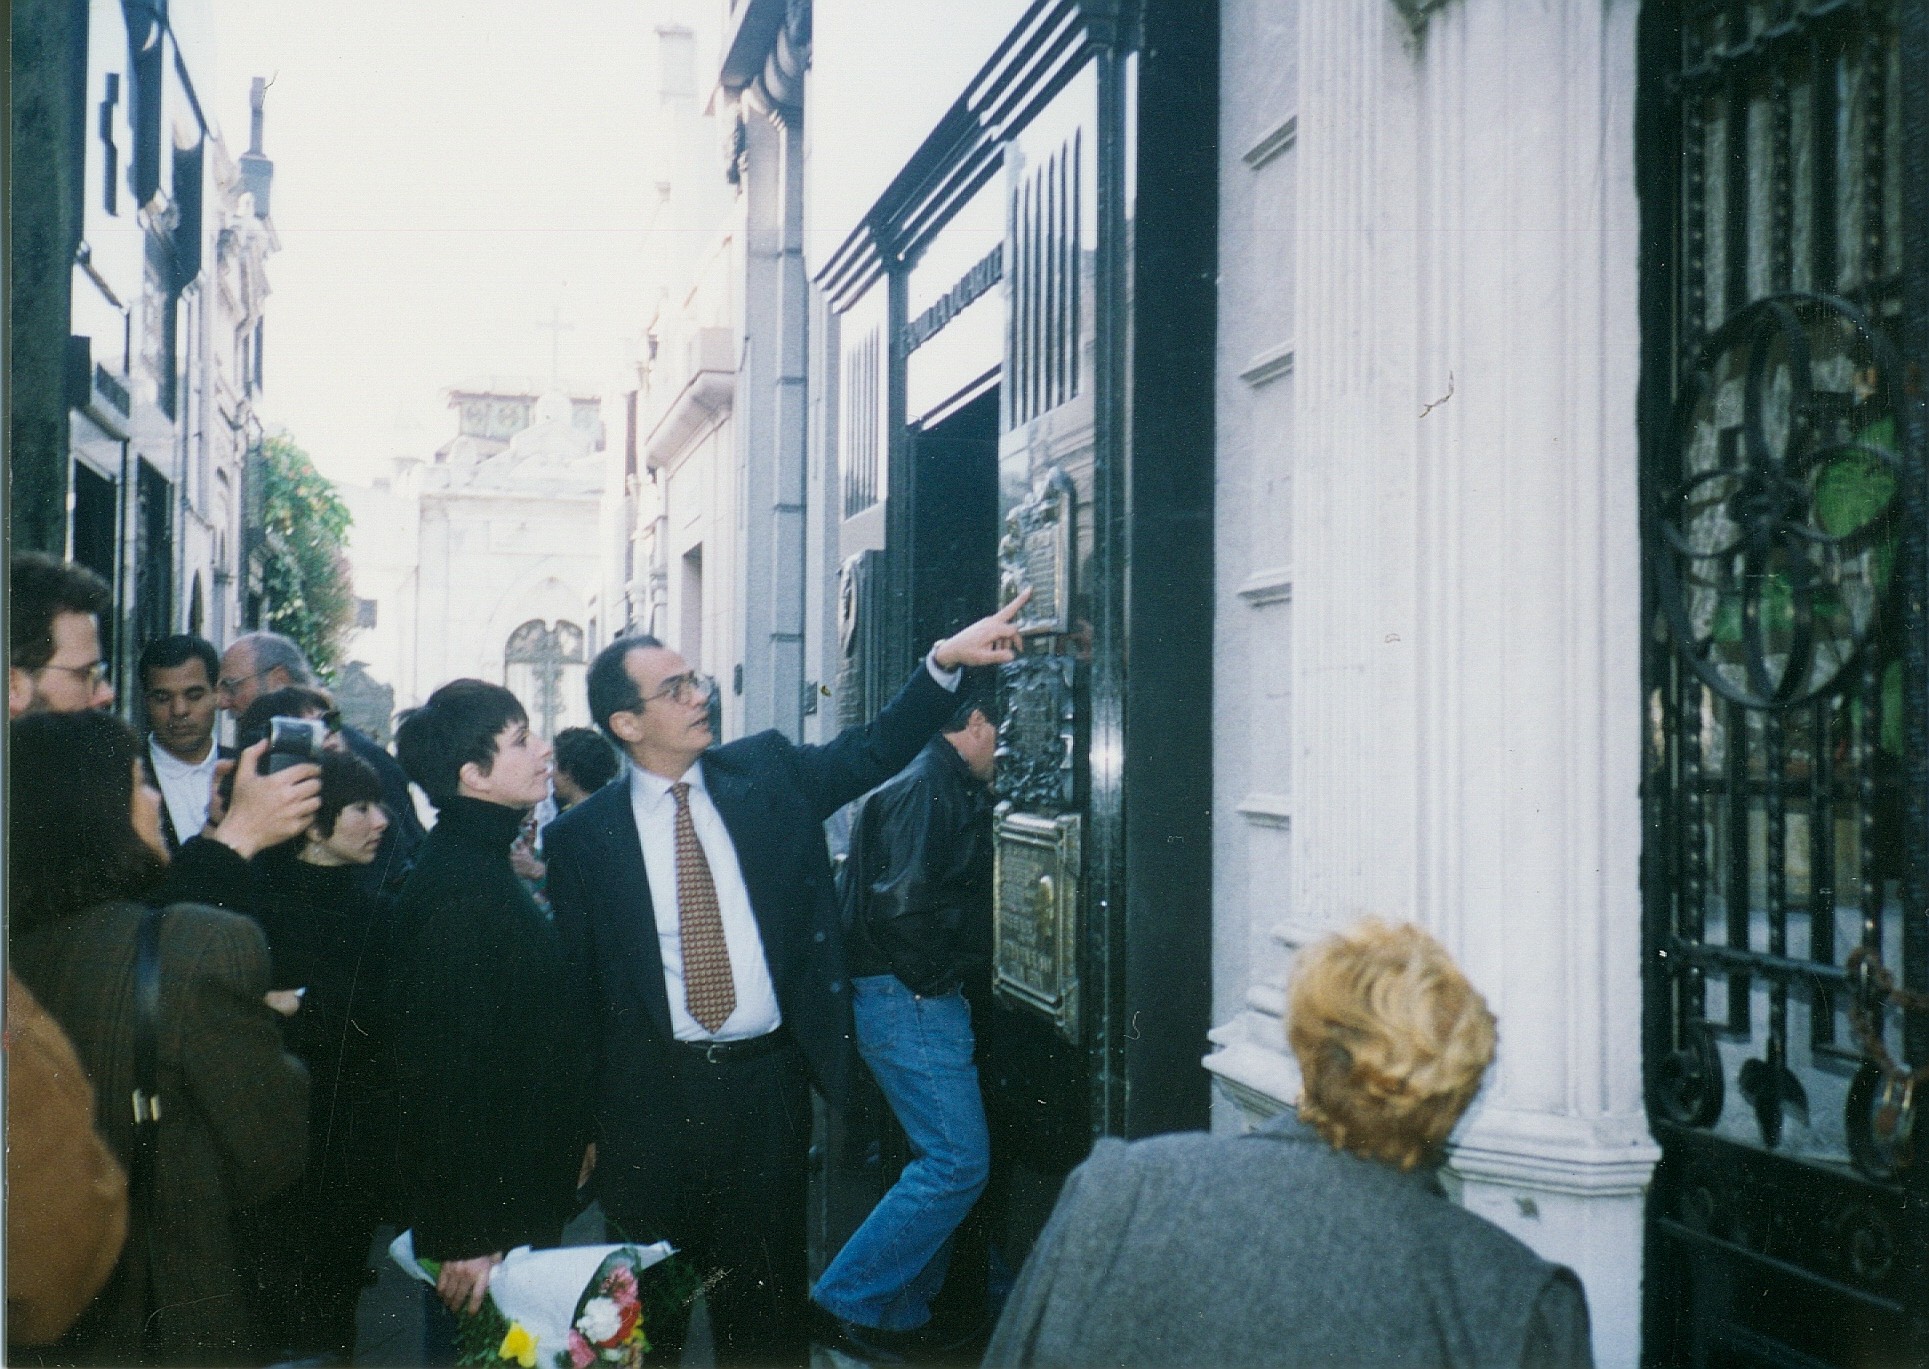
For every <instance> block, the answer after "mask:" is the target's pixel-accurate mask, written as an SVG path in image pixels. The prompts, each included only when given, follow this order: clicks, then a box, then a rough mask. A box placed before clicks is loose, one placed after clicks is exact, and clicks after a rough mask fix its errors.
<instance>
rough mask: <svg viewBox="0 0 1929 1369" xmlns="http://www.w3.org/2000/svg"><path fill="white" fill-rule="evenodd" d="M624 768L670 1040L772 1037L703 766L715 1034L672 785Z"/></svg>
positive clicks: (742, 902)
mask: <svg viewBox="0 0 1929 1369" xmlns="http://www.w3.org/2000/svg"><path fill="white" fill-rule="evenodd" d="M936 650H937V649H936V648H935V647H933V648H932V650H931V651H930V652H927V653H926V655H925V658H924V665H925V669H927V670H929V671H930V672H931V678H932V679H933V680H935V681H937V682H938V683H939V684H940V685H942V686H943V687H944V688H946V689H948V690H950V691H951V692H952V693H954V694H955V693H956V692H957V690H958V685H959V682H960V681H962V680H963V678H964V671H963V670H962V669H955V670H945V669H943V668H941V667H940V666H939V665H938V663H937V661H936V660H935V659H934V656H935V654H936ZM624 763H625V764H626V765H628V766H629V772H630V775H629V785H630V812H631V813H632V814H634V815H635V817H636V832H637V836H638V837H639V838H640V839H641V840H642V843H643V870H644V873H645V874H646V875H647V876H648V877H649V881H650V902H651V904H652V905H653V907H654V909H655V912H656V948H657V952H658V954H660V955H661V956H662V957H663V988H664V992H665V993H666V994H667V995H668V997H669V1000H670V1030H671V1032H672V1034H674V1035H675V1037H676V1039H677V1040H679V1041H745V1040H748V1039H749V1038H751V1037H753V1036H763V1035H764V1034H766V1033H767V1032H774V1031H776V1030H777V1028H778V1027H780V1026H781V1025H783V1021H784V1015H783V1013H782V1012H781V1011H779V1010H778V1007H777V990H776V987H775V986H774V985H773V984H772V983H771V982H770V964H769V962H768V961H766V960H765V959H764V938H763V933H761V932H760V931H758V930H757V917H756V914H754V913H753V912H751V910H750V891H749V889H747V888H745V887H744V882H743V867H742V866H741V865H739V864H738V863H737V848H736V845H735V843H733V842H732V841H731V840H730V830H729V829H728V828H727V827H725V826H724V825H723V816H722V815H721V814H720V813H718V812H717V806H716V804H714V803H712V802H711V801H710V790H709V788H708V787H707V786H706V785H705V784H704V780H703V762H702V761H698V762H697V763H696V764H694V765H692V766H691V767H690V768H689V769H688V770H686V771H684V772H683V782H684V783H687V784H688V785H689V786H690V821H691V823H692V825H694V826H695V828H696V829H697V844H698V845H700V846H702V847H703V856H704V859H705V860H706V861H708V862H709V865H710V882H711V883H712V884H714V885H716V889H717V909H718V911H719V912H720V913H722V915H723V941H724V945H725V946H727V947H728V948H729V950H730V978H731V979H732V981H733V982H734V983H735V985H736V990H737V1006H736V1008H735V1009H734V1010H733V1011H732V1012H731V1014H730V1016H729V1017H727V1018H725V1019H724V1022H723V1025H722V1026H721V1027H719V1028H717V1030H716V1032H715V1033H711V1032H707V1031H705V1030H704V1029H703V1024H702V1023H700V1022H698V1021H697V1019H696V1018H694V1017H692V1016H691V1015H690V1003H689V999H688V997H687V996H686V995H685V994H684V990H683V929H682V923H681V919H680V914H679V911H678V908H677V898H676V798H675V796H674V795H672V794H671V793H670V785H671V784H672V783H673V781H671V780H666V779H664V778H663V776H661V775H658V774H656V773H654V772H653V771H649V770H645V769H643V768H642V767H641V766H639V765H634V764H631V763H630V762H628V761H625V762H624ZM183 840H185V838H183Z"/></svg>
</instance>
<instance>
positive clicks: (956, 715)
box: [942, 691, 998, 736]
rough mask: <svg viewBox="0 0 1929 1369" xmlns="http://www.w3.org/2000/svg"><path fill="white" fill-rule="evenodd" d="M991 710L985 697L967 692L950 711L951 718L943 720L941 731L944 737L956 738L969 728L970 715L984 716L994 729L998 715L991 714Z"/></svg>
mask: <svg viewBox="0 0 1929 1369" xmlns="http://www.w3.org/2000/svg"><path fill="white" fill-rule="evenodd" d="M992 709H993V704H992V702H991V700H990V699H989V698H988V697H987V696H985V695H983V694H978V693H974V692H971V691H967V692H966V693H965V696H964V697H963V698H962V699H960V700H958V706H957V707H956V708H954V709H952V710H951V716H950V717H949V718H948V719H946V720H945V724H944V727H943V729H942V731H943V732H944V734H945V735H946V736H956V735H957V734H958V733H960V732H962V731H964V730H965V729H966V728H967V727H969V726H971V715H972V714H973V713H982V714H984V715H985V721H987V722H989V723H990V724H991V725H992V726H993V727H996V726H997V725H998V715H997V714H996V713H995V712H993V711H992Z"/></svg>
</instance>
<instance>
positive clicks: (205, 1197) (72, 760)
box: [8, 713, 308, 1364]
mask: <svg viewBox="0 0 1929 1369" xmlns="http://www.w3.org/2000/svg"><path fill="white" fill-rule="evenodd" d="M11 735H12V747H11V755H10V757H9V760H10V767H11V770H12V775H11V779H12V788H13V802H12V804H11V805H10V808H9V814H8V821H9V827H10V831H11V836H12V851H11V866H12V875H13V941H12V954H13V965H14V968H15V970H16V971H17V972H18V973H19V975H20V977H21V979H23V980H24V981H25V982H26V984H27V985H28V987H29V988H31V989H32V990H33V993H34V995H35V996H36V997H37V998H38V999H39V1000H40V1002H41V1004H42V1005H43V1006H44V1007H45V1008H46V1009H47V1011H48V1012H50V1013H52V1014H53V1016H54V1017H55V1019H56V1020H58V1021H59V1023H60V1024H61V1026H62V1027H63V1028H65V1029H66V1032H67V1034H68V1036H69V1037H70V1038H72V1040H73V1043H74V1048H75V1050H76V1051H77V1052H78V1054H79V1056H80V1059H81V1063H82V1064H83V1065H84V1066H85V1067H86V1069H87V1072H88V1075H89V1076H90V1077H91V1078H92V1080H93V1082H94V1090H95V1096H96V1099H97V1100H98V1107H99V1118H98V1126H99V1128H100V1131H101V1133H102V1134H103V1135H105V1136H106V1137H107V1140H108V1142H109V1144H111V1145H112V1146H113V1147H114V1150H115V1153H116V1154H117V1155H118V1156H119V1158H120V1160H121V1163H122V1164H123V1165H124V1166H126V1167H127V1168H128V1170H129V1173H130V1174H132V1173H133V1172H134V1166H133V1164H132V1159H133V1155H134V1145H135V1135H134V1130H135V1128H134V1120H133V1109H132V1106H131V1104H130V1101H129V1100H130V1096H131V1094H132V1092H133V1089H134V1028H135V1012H134V991H135V982H134V981H135V942H136V934H137V931H138V928H139V926H140V923H141V920H142V917H143V915H144V914H145V912H146V911H147V910H146V906H145V905H144V904H143V903H142V902H140V899H141V898H142V897H143V895H144V894H145V893H146V892H147V891H148V890H149V889H150V888H151V887H152V886H153V884H154V882H155V878H156V876H157V875H158V874H159V872H160V869H161V866H162V864H163V862H164V861H165V859H166V856H165V847H164V846H163V845H162V842H161V837H160V809H159V795H158V794H156V793H155V791H154V790H153V789H152V788H150V787H149V786H148V785H147V784H145V782H144V781H143V780H142V778H141V776H140V773H139V766H138V763H137V759H136V758H137V756H138V749H137V745H136V743H135V739H134V736H133V733H132V732H130V731H129V730H128V728H127V726H126V725H125V724H124V723H122V722H120V721H119V720H118V719H116V718H114V717H112V716H110V715H108V714H104V713H75V714H40V715H34V716H31V717H25V718H20V719H17V720H16V721H15V722H13V723H12V724H11ZM159 941H160V1012H159V1032H158V1057H159V1058H158V1093H159V1099H160V1109H159V1113H160V1122H159V1126H158V1132H157V1143H156V1161H155V1165H154V1177H153V1181H152V1190H151V1193H149V1194H147V1195H142V1194H141V1193H139V1192H136V1193H133V1194H131V1195H130V1209H131V1214H132V1216H131V1220H130V1225H129V1230H128V1237H127V1247H126V1250H125V1252H124V1253H123V1254H122V1256H121V1260H120V1264H119V1265H118V1266H117V1267H116V1269H115V1271H114V1274H113V1276H112V1278H111V1279H110V1280H109V1281H108V1284H107V1287H106V1288H105V1289H104V1290H103V1291H102V1293H101V1295H100V1297H99V1298H98V1299H97V1300H96V1301H95V1303H94V1305H93V1306H92V1307H90V1308H89V1309H88V1310H87V1311H86V1312H85V1313H84V1314H82V1316H81V1318H80V1320H79V1322H78V1323H76V1324H75V1326H74V1328H73V1330H72V1331H70V1332H69V1333H68V1334H67V1336H65V1337H64V1338H62V1340H60V1341H59V1342H58V1343H57V1344H55V1345H54V1346H52V1347H49V1348H48V1349H47V1350H45V1351H42V1352H39V1353H38V1355H37V1356H34V1357H30V1359H32V1358H37V1359H38V1361H39V1362H42V1363H50V1364H52V1363H72V1364H131V1363H147V1364H154V1363H162V1364H230V1363H240V1362H245V1361H246V1360H247V1359H248V1358H249V1357H250V1354H251V1352H252V1348H253V1342H252V1331H251V1328H250V1327H249V1325H248V1312H247V1307H248V1304H247V1301H246V1299H245V1298H244V1296H243V1288H242V1275H241V1272H240V1271H239V1270H238V1269H237V1268H236V1265H235V1257H234V1248H233V1242H232V1237H231V1235H230V1223H231V1219H232V1217H233V1215H234V1213H235V1211H236V1209H237V1208H239V1207H240V1206H241V1205H243V1204H245V1203H250V1202H255V1201H258V1200H260V1199H262V1198H265V1197H267V1196H269V1195H270V1194H273V1193H274V1192H276V1191H277V1190H279V1189H281V1188H282V1187H284V1186H285V1185H287V1184H288V1183H290V1182H292V1181H293V1180H294V1179H295V1178H296V1177H297V1176H298V1175H299V1174H300V1173H301V1169H302V1161H303V1158H304V1152H305V1148H306V1144H307V1130H308V1107H307V1101H308V1078H307V1074H306V1072H305V1071H304V1070H303V1069H302V1066H301V1063H300V1062H299V1061H297V1060H295V1059H294V1058H293V1057H292V1056H289V1055H286V1054H284V1053H283V1052H282V1049H281V1032H280V1027H279V1025H278V1019H277V1018H276V1016H275V1014H274V1013H273V1011H272V1010H271V1009H269V1007H268V1006H267V1005H266V1003H265V1002H264V1001H263V995H264V994H265V993H266V992H267V990H268V948H267V944H266V942H265V940H264V938H263V936H262V933H261V929H260V928H259V927H257V926H256V925H255V924H254V923H253V922H252V921H251V920H249V919H248V918H246V917H242V916H240V915H238V914H234V913H225V912H221V911H218V910H216V909H213V908H206V907H202V906H199V905H196V904H178V905H175V906H174V907H171V908H169V909H168V910H167V912H166V913H165V915H164V916H163V920H162V923H161V930H160V938H159Z"/></svg>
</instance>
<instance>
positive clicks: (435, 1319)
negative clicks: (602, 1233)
mask: <svg viewBox="0 0 1929 1369" xmlns="http://www.w3.org/2000/svg"><path fill="white" fill-rule="evenodd" d="M395 741H396V751H397V754H398V755H399V756H400V758H401V761H402V766H403V768H404V769H406V770H407V771H408V773H409V778H410V779H412V780H414V781H415V783H417V784H419V785H421V786H422V789H423V790H424V792H426V793H427V794H428V796H429V798H430V799H431V800H432V801H433V802H434V804H435V806H436V811H437V818H436V824H435V826H434V827H433V828H432V829H430V831H429V835H428V837H427V838H426V839H425V840H424V841H423V843H422V846H421V849H420V850H419V851H418V852H417V853H416V860H415V868H414V869H413V870H412V871H411V872H410V873H409V877H408V880H407V882H406V883H404V884H403V886H402V892H401V894H400V896H399V897H398V898H397V900H396V907H395V943H394V944H395V952H394V957H393V960H392V962H391V974H390V979H389V1020H390V1022H391V1023H392V1027H393V1031H392V1036H391V1038H390V1039H391V1043H392V1048H393V1053H394V1060H395V1078H396V1110H397V1133H398V1141H397V1145H396V1151H395V1164H394V1173H395V1183H396V1189H397V1206H398V1219H399V1220H400V1221H401V1222H402V1223H403V1224H405V1225H407V1226H408V1227H409V1228H410V1229H411V1230H412V1231H413V1232H414V1242H415V1253H416V1255H417V1256H418V1257H423V1258H427V1259H432V1260H437V1261H439V1262H440V1272H439V1276H438V1278H437V1285H436V1287H437V1293H438V1295H439V1298H440V1301H439V1302H438V1303H436V1304H434V1305H433V1306H432V1307H431V1308H430V1315H429V1318H428V1330H427V1333H426V1340H427V1341H428V1342H430V1344H429V1345H428V1349H429V1350H430V1351H431V1352H432V1354H433V1355H435V1356H438V1357H439V1356H443V1355H446V1354H447V1353H448V1352H449V1351H450V1349H451V1348H452V1347H451V1346H450V1345H448V1344H446V1343H444V1341H445V1336H444V1332H445V1331H447V1330H448V1329H449V1328H448V1326H447V1325H446V1324H445V1323H444V1321H443V1319H442V1317H441V1316H440V1309H443V1308H446V1309H447V1310H449V1311H469V1312H473V1311H475V1310H476V1308H477V1307H479V1306H480V1305H481V1302H482V1298H483V1294H484V1293H485V1292H486V1290H487V1288H488V1283H489V1273H490V1270H491V1269H492V1268H493V1267H494V1265H495V1264H496V1262H498V1261H499V1260H500V1259H501V1258H502V1255H503V1254H504V1253H505V1252H506V1251H509V1250H512V1249H514V1248H515V1247H516V1246H518V1245H539V1246H540V1245H554V1244H556V1243H557V1241H558V1240H559V1239H560V1237H561V1234H562V1228H563V1225H564V1224H565V1223H566V1222H567V1221H568V1220H569V1219H570V1217H571V1216H573V1215H574V1213H575V1210H576V1207H575V1196H576V1190H577V1188H578V1187H579V1186H580V1183H581V1181H582V1179H583V1177H585V1171H586V1167H587V1164H586V1155H585V1152H586V1150H587V1148H588V1145H589V1140H590V1113H591V1110H592V1109H591V1100H590V1095H589V1067H588V1056H589V1034H588V1030H587V1023H586V1020H585V1011H586V1010H585V1008H584V1005H583V1003H582V1001H581V999H580V997H579V996H578V994H577V993H576V991H575V986H574V985H573V984H572V982H571V981H570V978H569V975H568V973H567V970H566V968H565V964H564V960H563V952H562V946H561V943H560V942H559V941H558V939H557V935H556V931H555V928H554V927H553V926H551V925H550V923H549V920H548V919H547V918H545V917H544V916H543V914H542V912H541V911H540V910H539V909H538V908H537V906H536V904H535V902H534V900H533V899H531V897H530V894H529V891H528V890H527V889H526V888H525V887H524V886H523V884H522V882H521V881H520V880H519V879H517V878H516V873H515V870H514V869H513V868H512V867H511V865H510V863H509V848H510V845H511V844H512V843H513V842H514V841H515V840H516V835H517V833H518V832H519V830H520V829H521V827H522V820H523V816H524V814H526V813H527V812H528V811H529V810H530V809H531V808H532V807H534V806H535V805H536V804H537V803H538V802H540V801H541V800H542V798H543V796H544V795H545V794H546V793H547V792H548V790H549V768H550V766H549V762H550V748H549V744H548V743H547V742H545V741H544V740H543V739H542V738H541V737H540V736H538V735H536V733H534V732H533V731H532V730H531V729H530V726H529V716H528V714H527V713H526V712H524V710H523V706H522V704H521V703H519V702H518V701H517V699H516V696H515V695H514V694H512V693H510V692H509V691H508V690H506V689H504V688H503V687H502V686H500V685H495V684H489V683H487V682H485V681H482V680H456V681H453V682H451V683H449V684H446V685H443V686H442V687H441V688H440V689H438V690H436V691H435V693H433V694H431V695H430V696H429V699H428V702H427V703H425V704H424V705H423V706H422V707H420V708H418V709H415V710H413V711H412V712H409V713H406V714H404V715H403V717H402V722H401V726H400V727H399V728H398V729H397V731H396V737H395ZM451 1362H452V1361H451Z"/></svg>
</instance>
